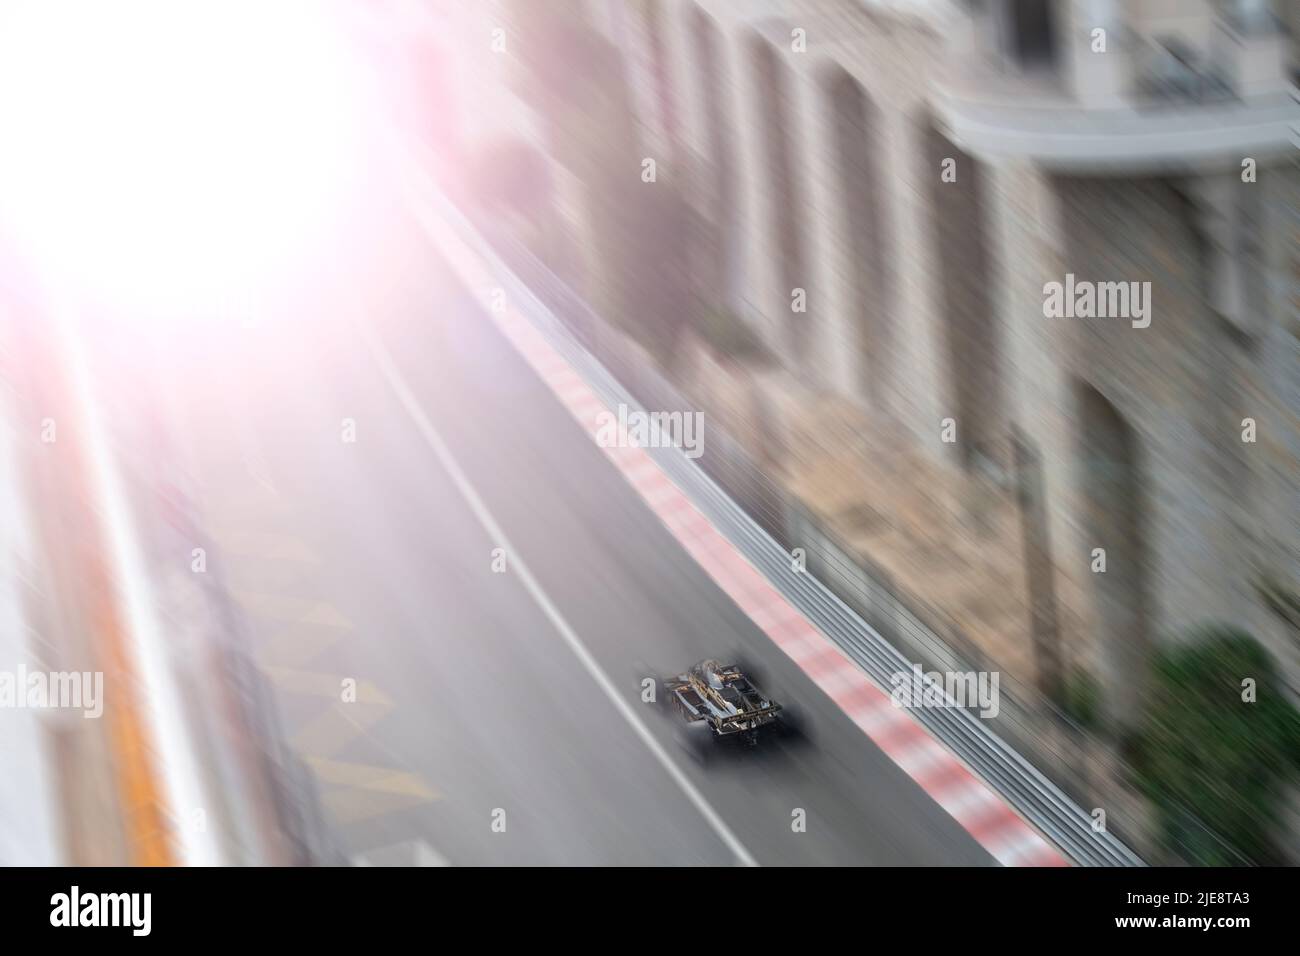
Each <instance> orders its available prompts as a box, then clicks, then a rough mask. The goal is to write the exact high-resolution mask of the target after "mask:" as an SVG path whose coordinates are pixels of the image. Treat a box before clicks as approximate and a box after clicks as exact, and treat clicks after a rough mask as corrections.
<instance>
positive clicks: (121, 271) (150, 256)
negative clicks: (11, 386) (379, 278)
mask: <svg viewBox="0 0 1300 956" xmlns="http://www.w3.org/2000/svg"><path fill="white" fill-rule="evenodd" d="M335 10H336V8H335V5H334V4H332V3H330V2H322V0H118V2H111V3H108V2H95V0H88V2H74V0H32V2H26V0H18V2H12V3H7V4H5V5H4V6H3V7H2V8H0V215H2V216H3V217H4V226H5V228H6V229H7V230H8V231H9V233H10V235H11V236H12V237H13V238H14V240H16V241H17V242H19V243H21V244H22V246H23V248H24V250H25V252H26V254H27V255H29V256H31V257H33V258H34V259H36V260H37V261H38V262H39V264H40V266H41V267H42V269H44V270H47V271H48V272H49V273H51V274H53V275H56V276H58V277H59V279H60V281H67V282H73V283H76V284H77V286H78V288H81V289H84V290H86V291H87V292H88V293H90V294H94V295H97V296H103V297H109V298H112V299H113V300H114V301H116V302H118V303H121V304H128V305H138V306H147V307H149V308H151V309H160V308H161V309H164V310H169V309H182V310H183V309H197V308H199V307H200V306H201V303H200V301H199V300H201V299H204V298H206V297H220V296H223V295H227V294H236V295H237V294H240V293H239V292H238V291H237V290H241V289H245V288H247V287H248V286H249V285H250V284H254V283H256V282H258V281H259V278H260V277H262V276H264V275H269V274H272V273H273V272H274V271H275V270H277V269H282V268H283V267H284V266H285V264H286V261H287V260H290V259H292V258H293V257H294V256H295V255H296V254H298V253H299V252H300V250H301V249H302V248H304V246H308V245H310V244H311V243H312V242H313V241H314V240H315V239H316V238H317V233H318V232H319V231H321V230H325V229H328V228H330V225H331V216H332V214H333V213H334V212H335V211H336V207H337V206H338V204H339V203H340V201H341V197H342V196H343V195H345V192H346V190H348V189H349V188H350V187H351V186H352V185H353V177H354V176H355V174H356V163H357V158H358V156H359V147H360V144H361V141H362V138H363V136H364V123H363V118H364V112H363V103H362V102H361V100H362V93H361V91H362V90H363V89H364V88H365V83H364V82H362V80H361V77H360V75H359V71H358V70H357V69H356V65H355V63H354V61H353V59H352V57H351V56H350V53H349V50H348V48H347V46H346V44H345V43H344V42H343V38H342V34H341V32H340V29H339V24H338V22H337V20H336V18H335V17H334V16H332V13H331V11H335Z"/></svg>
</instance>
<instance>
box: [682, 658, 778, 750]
mask: <svg viewBox="0 0 1300 956" xmlns="http://www.w3.org/2000/svg"><path fill="white" fill-rule="evenodd" d="M662 686H663V698H662V702H663V704H664V705H665V706H667V707H668V708H669V709H670V710H672V711H673V712H675V714H676V716H677V717H678V718H679V719H680V720H681V722H682V723H681V725H680V727H679V730H680V732H679V739H681V741H682V742H683V743H684V744H685V745H686V747H687V748H688V749H689V750H690V751H691V752H692V754H693V755H694V756H695V757H696V758H698V759H700V760H706V759H707V758H708V756H709V754H710V753H711V750H712V748H715V747H717V746H718V745H719V743H720V742H721V741H735V742H737V743H739V744H742V745H746V746H751V747H752V746H755V745H757V744H758V742H759V740H760V737H764V736H767V735H769V734H777V733H780V732H781V731H784V730H788V729H789V728H787V727H785V726H783V723H782V718H779V717H778V716H777V715H778V714H780V713H781V712H782V711H783V710H784V709H785V708H783V707H782V706H781V705H780V704H778V703H777V702H776V701H774V700H772V699H771V698H770V697H768V696H767V695H765V694H764V693H763V692H762V691H760V690H759V689H758V687H757V686H755V684H754V682H753V681H752V680H751V679H750V678H749V676H748V675H747V674H746V673H745V671H744V670H743V669H742V668H741V667H740V666H739V665H737V664H730V665H723V664H719V663H718V662H717V661H714V660H706V661H701V662H700V663H698V664H696V665H695V666H694V667H692V668H691V669H690V670H688V671H687V672H686V673H685V674H679V675H678V676H677V677H672V678H667V679H665V680H663V681H662Z"/></svg>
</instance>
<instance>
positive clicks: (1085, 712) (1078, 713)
mask: <svg viewBox="0 0 1300 956" xmlns="http://www.w3.org/2000/svg"><path fill="white" fill-rule="evenodd" d="M1061 709H1062V710H1064V711H1065V715H1066V716H1067V717H1069V718H1070V719H1071V720H1072V721H1074V722H1075V723H1076V724H1078V725H1079V726H1080V727H1082V728H1083V729H1084V730H1096V729H1097V727H1098V726H1099V725H1100V723H1101V684H1100V683H1098V681H1097V678H1096V677H1094V676H1093V675H1092V673H1091V672H1090V671H1086V670H1084V669H1083V668H1081V667H1079V668H1075V669H1074V670H1072V671H1070V674H1069V676H1068V677H1066V679H1065V688H1064V693H1063V695H1062V700H1061Z"/></svg>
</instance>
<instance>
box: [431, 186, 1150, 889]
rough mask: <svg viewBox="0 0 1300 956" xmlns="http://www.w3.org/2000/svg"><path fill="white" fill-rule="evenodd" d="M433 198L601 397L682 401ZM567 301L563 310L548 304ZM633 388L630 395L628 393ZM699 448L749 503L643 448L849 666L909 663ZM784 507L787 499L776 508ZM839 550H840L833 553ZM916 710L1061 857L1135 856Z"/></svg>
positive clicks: (1004, 760)
mask: <svg viewBox="0 0 1300 956" xmlns="http://www.w3.org/2000/svg"><path fill="white" fill-rule="evenodd" d="M428 198H429V199H430V200H432V201H435V202H437V203H438V205H439V207H440V210H439V211H440V214H441V215H442V217H443V218H444V219H445V220H446V221H448V222H451V223H453V224H454V226H455V227H456V228H457V230H458V231H459V233H460V235H461V238H462V239H463V240H464V241H466V242H467V243H469V244H470V245H471V246H472V247H473V248H474V249H475V250H476V251H477V252H478V253H479V254H480V255H481V256H483V257H484V258H485V259H486V260H487V261H489V262H491V263H492V264H493V265H494V266H495V268H496V269H497V271H498V274H499V278H500V280H501V283H502V285H503V287H505V288H506V289H507V291H508V292H510V293H511V294H512V297H513V298H514V300H515V301H522V302H531V303H532V305H533V306H534V307H533V308H528V309H525V310H524V314H525V315H526V316H527V317H528V318H529V319H530V321H532V322H533V324H534V325H535V326H536V327H537V328H538V330H539V331H541V332H542V333H543V334H544V335H545V336H546V338H547V340H548V341H549V342H550V344H551V346H552V347H554V348H555V349H556V350H557V351H558V352H560V353H561V354H562V355H563V356H564V357H565V358H566V359H567V360H568V361H569V362H570V364H571V365H572V366H573V368H574V369H575V370H576V371H578V372H579V374H581V375H582V376H583V377H584V378H585V379H586V381H587V383H588V384H589V385H590V386H591V387H592V388H593V389H594V390H595V391H596V393H597V394H598V395H600V396H601V398H602V399H604V400H605V401H606V402H607V403H608V404H610V405H618V404H620V403H621V404H625V405H627V406H628V407H629V408H642V407H643V402H642V401H639V400H638V397H639V398H641V399H643V400H645V401H646V402H649V401H651V400H653V407H655V408H661V409H671V410H678V409H680V410H691V404H690V403H689V402H687V401H685V400H684V399H683V398H682V397H681V395H680V394H679V393H678V392H677V390H676V389H675V388H674V387H673V386H672V385H671V384H669V383H668V382H667V381H666V380H665V379H664V378H663V377H662V376H660V375H659V374H658V373H657V372H655V371H654V370H652V369H649V368H647V367H646V366H645V365H644V364H642V365H641V366H639V367H638V366H635V365H632V366H629V365H628V364H627V363H619V362H617V361H615V362H612V363H611V364H614V365H615V366H616V367H618V371H619V372H620V374H621V375H622V376H623V377H624V378H625V379H626V380H631V381H634V382H635V383H636V384H637V385H639V386H640V387H639V388H636V389H629V388H628V387H625V385H624V381H622V380H620V378H618V377H616V376H615V375H614V374H613V373H612V372H611V370H610V369H609V368H607V367H606V365H605V364H603V363H602V362H601V361H600V360H599V359H597V358H596V356H595V355H593V354H592V353H593V350H595V349H597V348H598V345H597V342H598V340H599V337H600V330H601V329H602V328H603V327H604V325H605V323H603V322H602V321H601V320H600V319H599V317H598V316H596V315H595V314H594V313H593V312H592V311H591V309H590V308H589V307H588V306H587V305H586V303H585V302H584V301H583V300H582V299H581V297H579V296H578V295H577V294H576V293H574V292H573V291H572V290H571V289H569V288H568V286H567V285H566V284H565V283H564V282H563V280H561V279H560V278H559V277H557V276H555V275H554V274H553V273H551V272H550V270H549V269H547V268H546V267H545V265H544V264H542V263H540V262H539V261H538V260H536V258H535V257H532V256H531V254H529V253H527V252H526V251H524V250H523V249H522V248H520V247H517V246H515V247H511V245H510V243H509V242H508V241H504V240H502V239H501V237H495V241H496V242H497V244H498V245H501V243H502V242H503V241H504V242H505V245H504V246H502V248H503V249H507V250H508V253H507V254H508V256H509V260H510V261H509V264H507V262H506V256H504V255H503V254H502V252H500V251H498V248H494V246H493V245H492V244H489V242H488V240H487V239H486V238H485V237H484V236H483V235H482V234H481V233H480V231H479V230H478V229H477V228H476V227H475V226H474V225H473V224H472V223H471V222H470V220H469V219H468V218H466V217H465V215H464V214H463V213H462V212H461V211H460V210H459V209H457V208H456V207H455V206H454V205H453V204H452V203H451V202H450V201H449V200H447V199H446V198H445V197H443V196H441V195H434V194H432V193H430V194H429V196H428ZM557 310H562V311H564V312H565V313H566V318H567V319H568V322H566V321H564V320H562V319H560V318H559V317H558V316H557V314H556V312H557ZM633 391H636V392H637V393H638V395H636V396H634V394H633ZM709 441H710V451H709V453H706V454H705V455H704V456H703V458H701V459H699V461H700V462H705V461H706V460H710V459H711V460H712V463H713V465H714V466H715V468H716V466H717V465H718V464H719V463H722V466H723V467H724V468H727V467H730V468H732V469H733V470H738V471H746V470H748V472H749V473H748V474H741V475H733V476H732V477H733V478H736V477H738V478H740V479H741V480H740V481H739V482H735V483H734V484H739V486H740V487H744V486H745V484H746V482H748V484H749V485H750V486H751V487H753V488H754V489H756V490H758V492H759V493H758V494H756V495H755V496H754V499H755V500H754V501H753V502H750V504H751V505H754V504H757V507H756V508H755V509H754V510H755V512H756V513H754V514H751V513H749V512H748V511H746V510H745V509H744V508H742V507H741V506H740V505H739V504H738V503H737V502H736V501H735V500H734V499H733V497H732V495H730V494H728V492H727V491H725V490H723V488H722V487H721V485H720V484H719V482H718V481H717V480H716V479H715V476H713V475H710V474H709V473H708V471H707V470H706V466H705V465H702V464H697V463H696V462H695V461H693V460H691V459H689V458H687V457H686V456H685V455H684V454H683V453H682V451H681V450H680V449H678V448H673V447H661V448H647V449H645V450H646V452H647V453H648V454H650V455H651V456H652V457H653V458H654V459H655V461H656V462H657V463H658V464H659V465H660V467H662V468H663V469H664V471H665V472H666V473H667V474H668V476H669V477H670V478H671V479H672V480H673V481H674V483H676V484H677V485H678V486H679V487H680V488H681V489H682V490H683V491H685V492H686V493H687V495H689V496H690V497H691V499H692V500H693V502H694V503H695V504H696V506H697V507H699V508H700V509H701V511H703V512H704V514H705V515H706V516H707V517H708V518H709V520H710V521H712V522H713V523H714V525H715V526H716V527H717V528H718V529H719V530H720V531H722V533H723V534H725V535H726V536H727V537H728V538H729V539H730V540H731V541H732V542H733V543H734V544H735V545H736V546H737V547H739V548H740V549H741V551H742V552H743V553H744V555H745V557H746V558H747V559H748V560H749V561H750V562H751V563H753V564H754V566H755V567H756V568H757V569H758V570H759V571H761V572H762V573H763V574H764V575H765V576H766V577H767V578H768V580H769V581H770V582H771V583H772V584H773V586H775V587H776V588H777V589H778V590H779V591H781V593H782V594H783V595H784V596H785V597H786V598H787V599H788V600H789V601H791V603H792V604H794V605H795V606H796V607H797V608H799V610H800V611H801V612H803V613H804V614H805V616H807V617H808V619H809V620H810V621H812V622H813V623H814V624H815V625H816V626H817V627H818V628H820V629H821V631H822V632H823V633H825V634H826V635H827V636H828V637H829V638H830V639H831V640H833V641H834V642H835V643H836V644H837V645H838V646H839V647H840V648H841V649H842V650H843V651H844V652H845V653H846V654H847V655H848V656H849V658H850V659H852V660H853V661H854V662H855V663H857V664H858V666H859V667H861V668H862V670H863V671H865V672H866V673H867V674H868V675H869V676H870V677H871V678H872V680H874V681H875V682H876V683H877V684H879V685H880V686H881V687H882V688H887V687H888V686H889V685H890V677H891V675H893V674H896V673H899V672H908V671H910V669H911V667H912V663H913V662H912V661H911V660H909V659H908V657H906V656H905V655H904V654H903V653H902V652H900V651H899V649H898V648H896V647H895V646H893V644H891V643H890V642H889V641H887V640H886V639H885V638H884V637H883V636H882V635H881V634H880V632H879V631H878V630H877V629H876V628H875V627H873V626H871V624H869V623H868V622H867V621H866V620H864V619H863V617H862V616H861V615H860V614H859V613H858V612H857V611H855V610H854V609H853V608H852V607H850V606H849V605H848V604H847V603H846V602H845V601H844V600H842V599H841V598H840V597H839V596H838V595H837V594H836V593H835V592H834V591H833V590H832V589H831V588H830V587H828V586H827V585H826V583H824V582H823V581H822V580H820V579H819V578H818V577H817V576H816V575H815V574H814V573H810V572H803V573H800V572H796V571H794V569H793V567H792V563H791V559H790V555H789V553H788V551H787V550H786V543H787V542H783V541H781V540H779V539H780V538H781V537H784V534H783V532H784V529H785V528H786V526H787V517H788V515H787V514H784V513H780V512H779V511H778V510H777V509H776V508H774V507H772V503H771V501H770V500H765V499H767V495H766V494H764V493H763V492H765V491H768V490H769V488H770V485H771V483H770V481H769V480H768V479H766V477H765V476H763V475H762V473H761V471H759V470H757V468H756V467H755V466H753V465H752V463H750V464H748V465H746V464H742V462H747V457H746V456H745V455H744V453H743V452H742V451H740V449H739V447H738V446H735V443H734V442H731V441H730V440H729V439H728V438H727V437H726V436H724V435H721V434H720V433H719V432H718V431H717V430H716V429H714V430H712V431H711V433H710V439H709ZM720 442H721V443H722V444H724V445H727V446H731V447H730V448H729V449H728V452H727V453H726V454H723V455H716V456H715V455H713V454H711V453H712V451H713V449H714V447H715V446H716V445H718V444H719V443H720ZM787 509H788V503H786V505H785V507H783V508H782V509H780V511H785V510H787ZM841 560H842V559H841ZM855 570H858V571H859V573H860V576H861V578H862V579H863V580H865V581H867V582H869V583H871V584H873V585H874V586H873V588H872V591H873V595H872V600H874V601H875V602H876V603H877V605H878V607H879V608H880V609H881V611H882V612H883V613H886V614H888V615H889V616H891V617H892V618H894V619H896V620H897V621H898V622H899V623H900V624H901V625H902V626H905V627H907V628H908V629H910V630H912V631H913V632H914V633H915V634H916V635H917V637H918V638H919V639H921V640H925V641H928V642H929V643H931V644H933V645H934V646H936V647H939V646H942V645H943V642H942V641H941V640H940V638H939V637H938V636H937V635H935V634H934V633H933V632H932V631H931V630H930V629H929V628H928V627H927V626H926V625H925V624H924V623H923V622H922V621H921V620H919V619H918V618H917V617H916V615H914V614H913V613H912V612H911V611H910V610H909V609H908V608H907V607H906V606H905V605H903V604H902V603H901V602H900V601H898V600H897V598H895V597H894V596H893V595H892V593H890V592H889V591H888V590H886V589H884V588H883V587H880V586H879V585H878V584H876V583H875V582H873V581H872V579H871V577H870V576H869V575H868V574H866V573H865V572H862V571H861V569H855ZM913 713H914V714H915V715H916V717H917V719H918V720H919V721H920V722H921V724H922V725H924V726H925V727H926V729H927V730H929V731H930V733H932V734H933V735H934V736H935V737H936V738H938V739H939V740H940V741H941V742H942V743H944V744H946V745H947V746H948V747H949V748H950V749H951V750H952V751H953V752H954V753H955V754H957V755H958V756H959V757H960V758H961V759H962V760H964V761H965V762H966V763H967V765H968V766H970V768H971V769H972V770H973V771H974V772H975V773H976V774H978V775H979V776H980V777H981V778H982V779H983V780H984V781H985V782H986V783H988V784H989V786H991V787H992V788H993V789H994V790H996V791H997V792H998V793H999V794H1001V795H1002V796H1003V798H1004V799H1006V800H1007V802H1008V803H1009V804H1010V805H1011V806H1013V807H1014V808H1015V809H1016V810H1017V811H1018V812H1019V813H1020V814H1021V815H1023V816H1024V817H1025V819H1026V820H1028V821H1029V822H1030V823H1031V824H1033V825H1034V826H1035V827H1037V828H1038V829H1039V830H1040V831H1041V832H1042V833H1043V834H1044V836H1046V837H1047V838H1048V839H1049V840H1051V841H1052V842H1053V843H1054V844H1055V845H1056V846H1057V847H1058V848H1059V849H1060V850H1061V851H1062V852H1063V853H1064V854H1065V855H1066V856H1067V857H1068V858H1069V859H1070V860H1072V861H1073V862H1075V863H1077V864H1081V865H1089V866H1141V865H1144V864H1143V862H1142V860H1141V859H1140V858H1139V857H1138V856H1137V855H1136V854H1135V853H1133V851H1132V850H1130V849H1129V848H1128V847H1127V846H1125V845H1124V844H1123V843H1122V842H1121V841H1120V840H1119V839H1117V838H1116V837H1114V836H1113V835H1111V834H1110V833H1107V832H1098V831H1097V830H1095V829H1094V827H1093V821H1092V818H1091V817H1090V816H1089V815H1088V814H1087V813H1086V812H1085V811H1084V810H1083V809H1081V808H1080V807H1079V806H1078V805H1077V804H1076V803H1075V802H1074V801H1072V800H1071V799H1070V798H1069V797H1068V796H1067V795H1066V794H1065V793H1064V792H1063V791H1062V790H1061V789H1060V788H1059V787H1058V786H1057V785H1056V784H1054V783H1053V782H1052V781H1051V780H1049V779H1048V778H1047V777H1046V776H1044V774H1043V773H1041V772H1040V771H1039V770H1038V769H1037V768H1035V767H1034V766H1033V765H1032V764H1030V763H1029V762H1028V761H1027V760H1026V759H1025V758H1024V757H1023V756H1021V754H1020V753H1019V752H1017V751H1016V750H1015V749H1014V748H1013V747H1011V746H1010V745H1009V744H1007V743H1006V741H1004V740H1003V739H1002V738H1001V737H1000V736H998V735H997V734H996V733H994V732H992V731H991V730H990V729H989V728H988V727H987V726H986V725H984V724H982V723H981V722H980V719H979V718H978V717H977V716H976V715H975V714H974V713H972V712H971V711H968V710H966V709H964V708H960V707H956V706H951V707H938V708H918V709H916V710H914V711H913Z"/></svg>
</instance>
